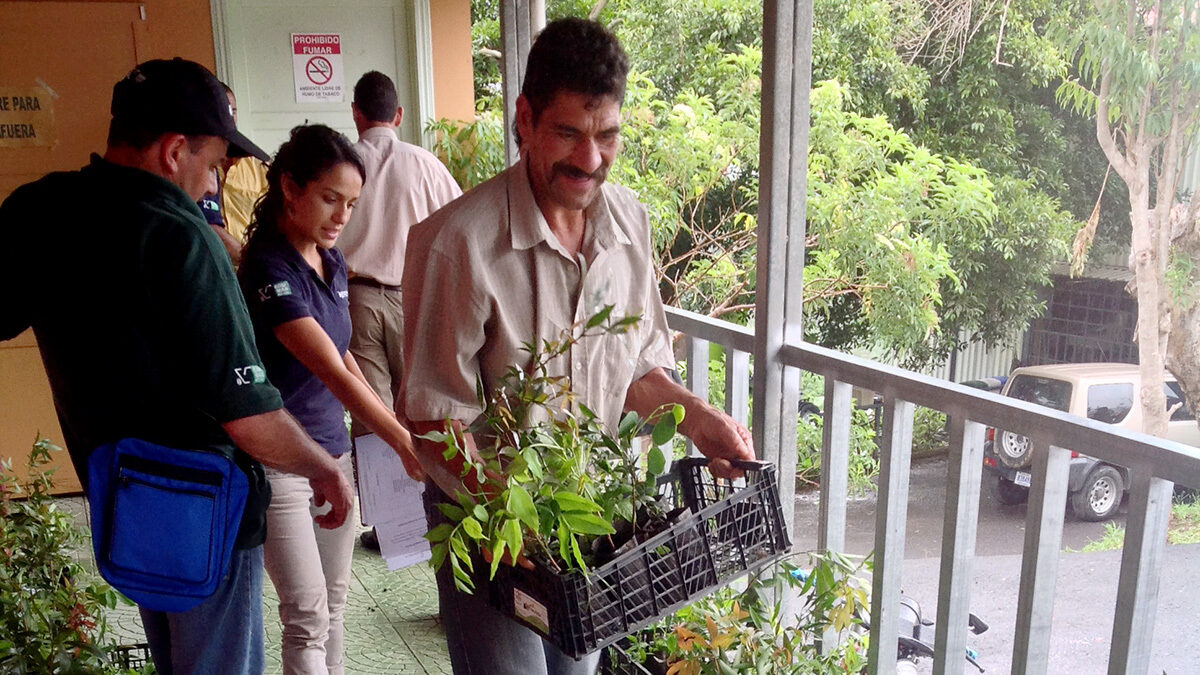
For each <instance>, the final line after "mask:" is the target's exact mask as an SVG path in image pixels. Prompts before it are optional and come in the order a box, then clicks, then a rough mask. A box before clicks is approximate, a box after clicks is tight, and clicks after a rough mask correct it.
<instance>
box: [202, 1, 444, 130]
mask: <svg viewBox="0 0 1200 675" xmlns="http://www.w3.org/2000/svg"><path fill="white" fill-rule="evenodd" d="M226 2H227V0H210V2H209V11H210V14H211V16H212V33H213V55H214V57H215V61H216V64H217V77H218V78H220V79H221V81H222V82H229V83H230V86H231V87H233V88H234V90H235V91H237V89H238V87H239V86H240V85H244V84H245V83H244V82H233V81H232V80H234V79H236V78H235V75H237V74H238V73H236V69H235V68H234V67H233V62H234V59H233V45H232V44H231V43H230V41H229V27H228V20H229V14H228V12H227V11H226ZM407 4H408V5H409V7H410V11H411V19H412V21H411V25H412V32H413V34H412V35H411V36H409V37H410V38H411V41H410V42H409V44H410V45H411V46H410V48H409V49H407V50H401V49H397V50H396V55H397V63H396V68H397V71H399V70H400V69H401V68H411V70H412V72H413V73H414V74H415V75H416V91H415V92H413V93H414V94H415V95H416V110H407V109H406V110H405V111H404V114H405V116H409V115H413V116H415V117H414V119H417V120H419V123H418V125H417V128H418V129H419V136H420V139H419V140H420V144H421V145H422V146H424V147H425V148H426V149H432V148H433V141H434V138H433V135H432V134H430V133H429V132H427V131H426V130H425V129H426V127H427V126H428V124H429V122H430V121H432V120H433V119H434V111H435V110H436V108H435V107H434V99H433V96H434V94H433V29H432V19H431V14H430V10H429V0H407ZM406 52H407V53H406ZM348 86H352V85H350V84H349V83H348ZM347 103H349V102H347Z"/></svg>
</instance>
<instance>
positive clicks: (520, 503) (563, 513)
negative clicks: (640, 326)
mask: <svg viewBox="0 0 1200 675" xmlns="http://www.w3.org/2000/svg"><path fill="white" fill-rule="evenodd" d="M611 312H612V306H608V307H606V308H605V309H603V310H601V311H600V312H599V313H598V314H596V315H594V316H592V317H590V318H589V319H587V320H586V321H585V322H583V323H581V324H580V325H577V326H574V327H572V329H570V330H567V331H564V333H563V335H562V337H561V338H560V339H557V340H544V341H543V342H542V343H541V344H540V345H539V344H533V343H527V344H526V345H525V348H526V349H527V350H528V351H529V353H530V356H531V363H530V365H529V366H528V367H527V368H524V367H519V366H516V365H514V366H511V367H510V368H509V370H508V372H507V373H506V375H505V376H504V378H502V380H501V383H500V385H499V386H498V387H497V388H496V390H495V391H494V392H493V393H491V394H490V395H485V394H484V393H483V392H482V391H481V392H480V400H481V402H482V403H483V404H484V413H483V415H482V416H481V417H480V419H479V420H478V421H476V422H475V423H473V424H472V425H471V426H470V427H469V428H468V429H467V431H468V432H470V433H471V434H472V435H473V436H474V438H475V440H476V443H477V448H476V452H475V453H471V452H470V451H468V449H467V447H466V444H465V443H464V441H463V438H462V437H461V436H460V435H458V434H456V433H448V432H447V433H443V432H434V433H430V434H426V435H425V436H423V438H426V439H428V440H431V441H434V442H437V443H443V444H444V445H445V451H444V455H445V458H446V459H447V460H450V459H453V458H455V457H461V458H462V459H463V473H462V476H463V477H464V478H469V481H468V482H471V483H474V484H477V485H479V489H478V490H476V491H474V492H472V493H470V494H461V495H459V498H458V500H459V503H458V504H457V505H453V504H441V505H439V506H438V508H439V510H441V512H442V515H444V516H445V517H446V518H447V519H449V520H450V521H451V523H453V524H450V523H444V524H441V525H438V526H437V527H435V528H433V529H432V530H430V531H429V533H428V534H426V538H427V539H429V541H430V542H431V543H432V544H433V557H432V560H431V564H432V565H433V566H434V567H435V568H437V567H440V566H441V565H442V564H445V563H446V562H449V564H450V567H451V570H452V572H453V574H454V581H455V585H456V586H458V588H459V589H461V590H462V591H464V592H468V593H469V592H471V590H472V589H473V587H474V584H473V582H472V576H471V573H472V572H473V571H474V564H475V563H474V554H475V553H477V552H478V553H481V554H483V555H484V556H485V557H488V558H489V559H490V561H491V569H490V570H489V573H490V576H491V577H494V576H495V574H496V570H497V569H498V568H499V566H500V564H501V562H502V559H503V558H504V557H505V556H506V555H507V556H508V557H509V558H510V559H511V560H516V559H517V557H518V556H522V555H524V556H526V557H528V558H531V559H533V560H535V561H538V562H541V563H542V564H545V565H547V566H548V567H550V568H551V569H553V570H554V571H566V570H580V571H584V572H586V571H587V570H588V568H589V567H590V566H591V559H592V552H593V543H594V542H595V541H596V540H597V539H600V538H603V537H608V536H609V535H612V534H614V532H615V529H614V527H613V523H618V522H619V523H627V524H629V526H630V528H631V529H632V530H633V532H634V533H639V525H640V524H641V523H639V520H640V519H641V520H645V519H652V518H654V517H655V516H661V511H660V510H659V509H658V503H657V499H658V489H657V483H656V481H657V478H658V476H659V475H661V474H662V473H663V471H664V468H665V463H666V458H665V457H664V456H663V453H662V451H661V450H660V449H659V448H658V447H657V446H659V445H663V444H667V443H670V442H671V440H672V439H673V438H674V436H675V431H676V428H677V426H678V424H679V422H681V421H682V420H683V407H682V406H679V405H674V406H665V407H664V408H663V409H661V410H659V411H657V412H656V413H655V414H654V415H652V416H651V421H652V422H653V423H654V427H653V432H652V434H651V436H652V440H653V446H652V447H651V448H650V450H649V452H648V454H647V457H646V459H645V463H644V464H645V465H644V466H643V465H642V457H641V456H640V454H639V453H638V451H637V450H636V449H635V448H634V442H633V441H634V436H635V435H637V433H638V431H639V430H640V429H641V427H642V424H643V420H641V419H639V418H638V416H637V414H636V413H632V412H631V413H628V414H626V415H625V416H624V417H623V418H622V419H621V421H620V423H619V425H618V428H617V430H616V433H615V434H612V433H609V431H607V430H606V429H605V428H604V427H603V424H602V423H601V421H600V420H599V419H597V418H596V415H595V414H594V413H593V412H592V411H591V410H589V409H588V408H587V406H585V405H583V404H582V403H580V402H578V401H577V400H576V399H575V395H574V393H573V392H572V391H571V389H570V385H569V381H568V380H567V379H566V378H564V377H561V376H556V375H553V374H552V371H551V368H550V364H551V362H553V361H554V360H555V359H557V358H559V357H562V356H563V355H564V354H566V353H567V351H568V350H570V348H571V347H572V346H573V345H575V344H576V343H578V342H579V341H581V340H588V339H592V338H595V337H597V336H600V335H610V334H614V333H623V332H625V331H626V330H627V329H628V328H629V327H630V326H633V325H635V324H636V323H637V321H638V320H639V319H638V317H636V316H631V317H621V318H617V317H612V316H610V314H611ZM609 543H610V544H611V546H610V550H611V549H613V548H616V546H617V545H619V544H620V543H623V542H615V543H613V542H611V540H610V542H609Z"/></svg>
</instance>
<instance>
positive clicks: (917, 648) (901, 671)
mask: <svg viewBox="0 0 1200 675" xmlns="http://www.w3.org/2000/svg"><path fill="white" fill-rule="evenodd" d="M967 627H968V629H969V630H970V631H971V633H972V634H974V635H979V634H980V633H982V632H984V631H986V630H987V629H988V625H987V624H986V623H984V622H983V619H980V618H979V617H977V616H975V615H974V614H967ZM932 628H933V621H931V620H929V619H926V618H925V617H924V616H922V615H921V605H920V604H918V603H917V601H916V600H914V599H913V598H910V597H908V596H907V595H904V594H903V593H901V594H900V639H899V642H898V644H897V645H896V673H897V675H916V673H917V672H918V671H917V664H918V663H919V662H920V660H921V659H923V658H929V659H932V658H933V639H932V638H933V632H932ZM923 632H924V633H928V635H929V638H930V640H929V642H926V641H925V640H924V639H922V633H923ZM966 657H967V662H968V663H970V664H971V665H973V666H975V667H976V668H978V669H979V672H981V673H982V672H984V670H983V666H981V665H979V661H978V660H977V659H978V658H979V653H978V652H976V651H975V650H974V649H971V648H970V647H967V653H966Z"/></svg>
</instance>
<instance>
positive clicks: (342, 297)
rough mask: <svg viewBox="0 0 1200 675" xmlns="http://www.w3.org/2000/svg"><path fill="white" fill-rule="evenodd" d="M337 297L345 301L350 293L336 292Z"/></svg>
mask: <svg viewBox="0 0 1200 675" xmlns="http://www.w3.org/2000/svg"><path fill="white" fill-rule="evenodd" d="M338 297H339V298H341V299H343V300H345V299H346V298H348V297H350V291H338Z"/></svg>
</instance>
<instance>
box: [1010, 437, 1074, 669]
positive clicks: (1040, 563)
mask: <svg viewBox="0 0 1200 675" xmlns="http://www.w3.org/2000/svg"><path fill="white" fill-rule="evenodd" d="M1030 443H1032V444H1033V477H1032V481H1031V483H1032V484H1031V485H1030V488H1029V506H1028V507H1027V510H1026V513H1025V548H1024V551H1025V553H1024V555H1023V556H1022V557H1021V585H1020V589H1019V591H1018V593H1019V594H1018V597H1017V632H1016V638H1015V639H1014V644H1013V660H1012V663H1013V666H1012V672H1013V673H1014V674H1016V675H1024V674H1032V673H1045V672H1046V669H1047V667H1048V666H1049V663H1050V627H1051V623H1052V621H1051V620H1052V618H1053V615H1054V582H1055V578H1054V577H1055V574H1057V572H1058V555H1059V549H1060V548H1061V547H1062V531H1063V514H1064V512H1065V511H1066V509H1067V479H1068V477H1069V476H1068V474H1069V472H1070V462H1071V453H1070V451H1069V450H1066V449H1064V448H1059V447H1055V446H1047V444H1046V441H1045V440H1044V439H1042V438H1038V437H1036V436H1035V437H1032V438H1030Z"/></svg>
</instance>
